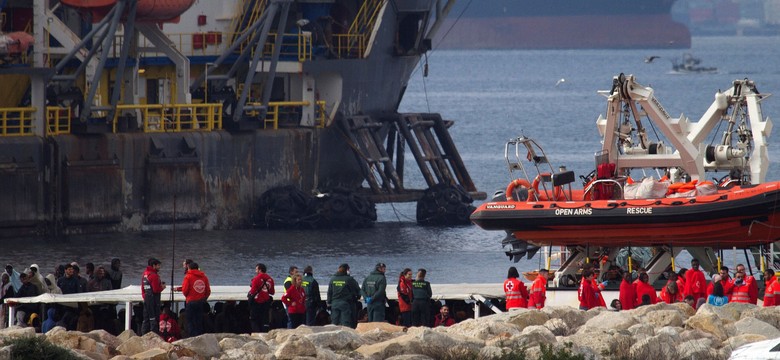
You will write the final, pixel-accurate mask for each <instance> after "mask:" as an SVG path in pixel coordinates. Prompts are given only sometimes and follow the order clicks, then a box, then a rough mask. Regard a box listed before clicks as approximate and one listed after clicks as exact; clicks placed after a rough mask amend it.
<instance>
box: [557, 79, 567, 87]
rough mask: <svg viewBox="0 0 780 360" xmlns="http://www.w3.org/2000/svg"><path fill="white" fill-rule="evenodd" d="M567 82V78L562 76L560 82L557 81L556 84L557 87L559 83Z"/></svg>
mask: <svg viewBox="0 0 780 360" xmlns="http://www.w3.org/2000/svg"><path fill="white" fill-rule="evenodd" d="M565 82H566V79H564V78H561V79H560V80H558V82H556V83H555V86H556V87H557V86H558V85H560V84H563V83H565Z"/></svg>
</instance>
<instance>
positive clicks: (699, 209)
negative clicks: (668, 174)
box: [471, 182, 780, 247]
mask: <svg viewBox="0 0 780 360" xmlns="http://www.w3.org/2000/svg"><path fill="white" fill-rule="evenodd" d="M778 186H779V183H777V182H773V183H767V184H762V185H757V186H754V187H746V188H734V189H731V190H728V191H725V190H723V191H720V192H719V193H718V194H715V195H707V196H698V197H691V198H664V199H637V200H600V201H568V202H567V201H540V202H514V201H508V202H491V203H486V204H483V205H482V206H480V207H479V208H478V209H477V210H476V211H475V212H474V214H472V216H471V219H472V221H473V222H474V223H475V224H477V225H479V226H480V227H482V228H484V229H486V230H507V231H511V232H512V233H513V234H514V236H515V237H516V238H517V239H522V240H524V241H528V242H531V243H535V244H537V245H579V244H582V245H585V244H590V245H595V246H655V245H674V246H715V247H732V246H736V247H747V246H753V245H758V244H766V243H770V242H774V241H776V240H777V239H780V230H778V229H775V227H776V226H780V217H778V215H777V209H778V205H780V189H779V188H778Z"/></svg>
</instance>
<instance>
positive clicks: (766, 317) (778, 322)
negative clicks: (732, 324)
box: [740, 306, 780, 329]
mask: <svg viewBox="0 0 780 360" xmlns="http://www.w3.org/2000/svg"><path fill="white" fill-rule="evenodd" d="M777 309H778V308H777V307H774V306H769V307H755V308H751V309H746V310H744V311H743V312H742V316H741V317H740V319H744V318H756V319H758V320H761V321H763V322H765V323H767V324H769V325H772V326H774V327H776V328H778V329H780V311H778V310H777Z"/></svg>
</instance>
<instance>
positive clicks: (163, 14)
mask: <svg viewBox="0 0 780 360" xmlns="http://www.w3.org/2000/svg"><path fill="white" fill-rule="evenodd" d="M62 3H64V4H65V5H67V6H70V7H73V8H77V9H80V10H83V11H88V12H91V13H92V18H93V22H98V21H100V20H101V19H103V17H105V16H106V14H107V13H108V12H109V11H110V10H111V8H112V7H114V5H116V0H62ZM194 3H195V0H138V5H137V10H136V11H137V13H136V20H137V21H139V22H178V20H179V16H180V15H181V14H183V13H184V12H185V11H187V10H188V9H189V8H190V7H191V6H192V4H194Z"/></svg>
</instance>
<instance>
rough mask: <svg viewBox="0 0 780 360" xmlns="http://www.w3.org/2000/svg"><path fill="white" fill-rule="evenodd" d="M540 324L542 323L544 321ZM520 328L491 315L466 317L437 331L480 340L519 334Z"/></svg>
mask: <svg viewBox="0 0 780 360" xmlns="http://www.w3.org/2000/svg"><path fill="white" fill-rule="evenodd" d="M545 321H547V320H545ZM541 324H544V322H542V323H541ZM541 324H538V325H541ZM521 330H522V327H518V326H516V325H514V324H512V323H507V322H504V321H498V320H497V318H496V317H493V316H490V317H485V318H479V319H468V320H466V321H461V322H459V323H457V324H455V325H453V326H450V327H447V328H443V329H439V331H441V332H444V333H447V334H453V335H460V336H465V337H471V338H475V339H480V340H489V339H492V338H495V337H506V336H512V335H517V334H520V331H521Z"/></svg>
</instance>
